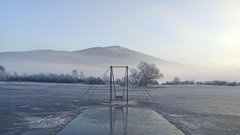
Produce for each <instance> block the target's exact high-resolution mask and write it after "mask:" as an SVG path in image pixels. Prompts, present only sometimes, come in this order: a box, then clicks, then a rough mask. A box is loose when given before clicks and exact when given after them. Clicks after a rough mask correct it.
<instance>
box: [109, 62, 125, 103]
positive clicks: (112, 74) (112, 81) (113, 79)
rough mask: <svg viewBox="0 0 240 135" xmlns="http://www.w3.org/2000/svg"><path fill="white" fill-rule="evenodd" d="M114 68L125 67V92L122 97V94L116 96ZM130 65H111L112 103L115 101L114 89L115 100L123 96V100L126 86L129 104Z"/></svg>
mask: <svg viewBox="0 0 240 135" xmlns="http://www.w3.org/2000/svg"><path fill="white" fill-rule="evenodd" d="M114 68H123V69H124V68H125V79H124V80H125V81H124V89H123V94H122V97H120V96H116V89H115V78H114V72H113V69H114ZM128 79H129V78H128V66H110V98H109V99H110V103H112V101H113V91H114V100H116V98H119V97H120V98H121V99H122V100H123V99H124V91H125V88H126V91H127V94H126V96H127V97H126V101H127V104H128Z"/></svg>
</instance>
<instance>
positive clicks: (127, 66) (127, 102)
mask: <svg viewBox="0 0 240 135" xmlns="http://www.w3.org/2000/svg"><path fill="white" fill-rule="evenodd" d="M126 70H127V104H128V66H126Z"/></svg>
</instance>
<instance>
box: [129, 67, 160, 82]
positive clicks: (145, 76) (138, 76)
mask: <svg viewBox="0 0 240 135" xmlns="http://www.w3.org/2000/svg"><path fill="white" fill-rule="evenodd" d="M131 71H132V74H131V76H130V79H131V81H132V83H133V84H138V85H139V86H146V85H148V84H151V83H153V82H156V81H157V80H158V79H161V78H163V74H162V73H161V72H160V69H159V68H157V66H156V65H155V64H153V63H148V62H140V63H139V65H138V66H137V69H132V70H131Z"/></svg>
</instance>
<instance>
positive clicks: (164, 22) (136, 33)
mask: <svg viewBox="0 0 240 135" xmlns="http://www.w3.org/2000/svg"><path fill="white" fill-rule="evenodd" d="M239 7H240V1H239V0H181V1H180V0H170V1H169V0H118V1H117V0H101V1H100V0H88V1H86V0H21V1H20V0H1V1H0V20H1V21H0V52H5V51H26V50H35V49H53V50H66V51H73V50H80V49H85V48H89V47H96V46H111V45H120V46H123V47H126V48H129V49H133V50H136V51H140V52H143V53H146V54H149V55H153V56H156V57H159V58H163V59H166V60H170V61H174V62H178V63H183V64H189V65H194V66H202V67H204V66H208V67H213V68H215V67H221V68H228V67H231V68H234V69H236V70H238V71H240V70H239V69H240V8H239Z"/></svg>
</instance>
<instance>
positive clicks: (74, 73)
mask: <svg viewBox="0 0 240 135" xmlns="http://www.w3.org/2000/svg"><path fill="white" fill-rule="evenodd" d="M72 76H73V77H74V78H78V72H77V70H76V69H74V70H73V71H72Z"/></svg>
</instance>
